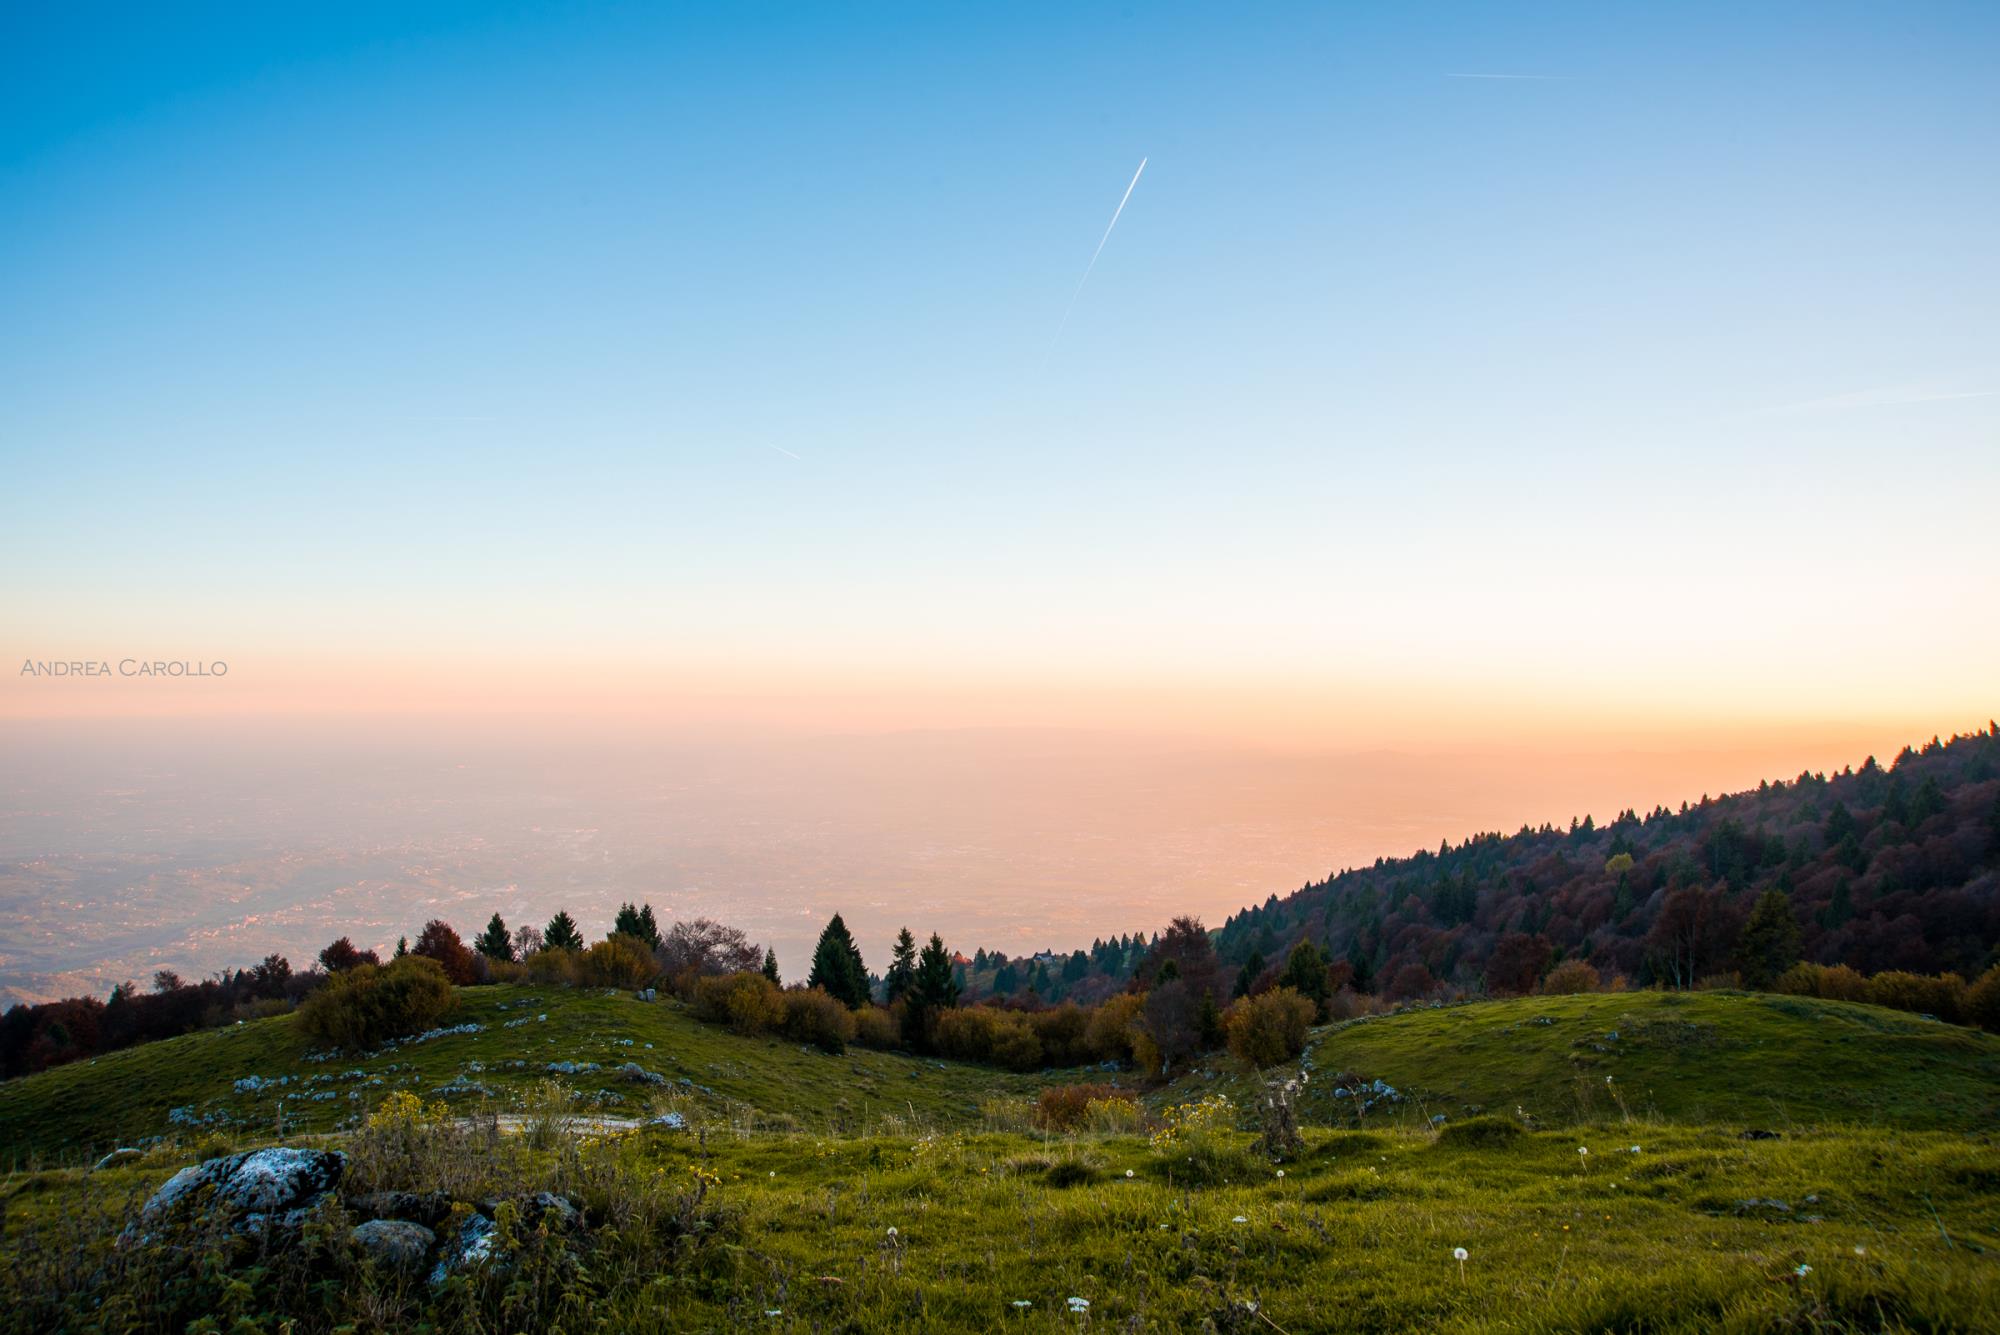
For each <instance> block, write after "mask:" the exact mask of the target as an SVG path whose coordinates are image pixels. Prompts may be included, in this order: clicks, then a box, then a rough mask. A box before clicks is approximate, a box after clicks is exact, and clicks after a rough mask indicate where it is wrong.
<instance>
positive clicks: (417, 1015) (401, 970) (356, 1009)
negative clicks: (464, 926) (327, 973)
mask: <svg viewBox="0 0 2000 1335" xmlns="http://www.w3.org/2000/svg"><path fill="white" fill-rule="evenodd" d="M457 1004H458V994H457V993H456V992H454V991H453V990H452V986H451V983H450V982H449V981H448V980H447V979H446V977H445V972H444V968H443V966H441V965H440V964H438V963H437V961H435V960H432V959H427V958H425V957H424V956H421V955H405V956H404V957H403V958H401V959H399V960H394V961H392V962H391V963H389V964H387V965H380V966H378V965H374V964H361V965H356V966H355V967H354V968H352V969H346V970H343V971H342V972H340V973H337V974H334V975H333V976H331V977H330V978H328V979H327V980H326V982H325V983H324V984H322V985H321V986H320V988H319V989H318V990H317V991H315V992H314V993H313V994H312V995H311V996H309V997H307V998H306V999H305V1001H304V1002H303V1003H301V1004H300V1006H299V1010H298V1016H297V1018H296V1020H294V1023H295V1024H297V1025H298V1026H299V1029H300V1031H301V1032H302V1033H304V1034H305V1035H306V1037H307V1038H309V1039H312V1040H314V1041H317V1042H320V1043H330V1044H332V1045H333V1046H335V1047H338V1048H344V1049H346V1050H348V1051H350V1052H358V1051H361V1050H363V1049H366V1048H372V1047H378V1046H380V1045H381V1044H383V1043H386V1042H387V1041H389V1040H390V1039H392V1038H404V1037H407V1036H409V1035H411V1034H420V1033H422V1032H423V1031H425V1030H426V1029H430V1028H433V1027H435V1026H436V1024H437V1022H438V1020H439V1019H441V1018H442V1017H443V1016H444V1015H445V1013H446V1012H448V1011H449V1010H451V1008H452V1007H453V1006H456V1005H457Z"/></svg>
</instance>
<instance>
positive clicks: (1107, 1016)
mask: <svg viewBox="0 0 2000 1335" xmlns="http://www.w3.org/2000/svg"><path fill="white" fill-rule="evenodd" d="M1145 1006H1146V998H1145V996H1144V995H1143V994H1142V993H1137V992H1121V993H1119V994H1118V995H1117V996H1115V997H1110V998H1107V999H1106V1000H1105V1001H1104V1002H1103V1003H1102V1004H1101V1005H1099V1006H1097V1007H1096V1008H1095V1009H1094V1010H1092V1011H1091V1012H1090V1018H1089V1019H1088V1020H1086V1021H1085V1022H1084V1026H1083V1047H1084V1052H1085V1054H1086V1055H1087V1056H1088V1057H1089V1058H1090V1059H1091V1060H1093V1061H1101V1062H1132V1061H1134V1060H1136V1057H1137V1053H1136V1050H1135V1048H1134V1044H1133V1039H1134V1037H1135V1036H1136V1035H1138V1034H1139V1032H1140V1028H1141V1026H1140V1019H1141V1017H1142V1015H1143V1014H1144V1012H1145Z"/></svg>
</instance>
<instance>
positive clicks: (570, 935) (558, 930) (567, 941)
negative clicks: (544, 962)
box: [542, 909, 583, 950]
mask: <svg viewBox="0 0 2000 1335" xmlns="http://www.w3.org/2000/svg"><path fill="white" fill-rule="evenodd" d="M542 949H544V950H582V949H583V933H582V932H579V931H577V930H576V919H574V918H572V917H570V916H569V912H568V910H566V909H557V910H556V916H555V917H553V918H550V919H549V925H548V926H547V927H544V928H543V929H542Z"/></svg>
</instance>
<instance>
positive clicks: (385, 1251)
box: [348, 1219, 437, 1274]
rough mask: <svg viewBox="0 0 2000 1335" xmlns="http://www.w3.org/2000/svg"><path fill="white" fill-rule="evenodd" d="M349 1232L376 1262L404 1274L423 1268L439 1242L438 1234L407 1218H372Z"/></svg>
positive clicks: (369, 1257) (384, 1267)
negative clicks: (432, 1249)
mask: <svg viewBox="0 0 2000 1335" xmlns="http://www.w3.org/2000/svg"><path fill="white" fill-rule="evenodd" d="M348 1236H349V1237H350V1238H352V1239H353V1240H354V1242H355V1245H356V1246H358V1247H360V1248H361V1250H362V1251H364V1252H366V1253H367V1254H368V1259H369V1260H371V1261H373V1262H374V1263H375V1264H376V1265H378V1266H380V1267H381V1268H382V1269H384V1270H396V1271H400V1272H402V1273H404V1274H415V1273H416V1272H417V1271H419V1270H421V1269H423V1267H424V1261H425V1260H426V1259H427V1258H428V1257H429V1256H430V1254H431V1248H432V1247H433V1246H434V1245H435V1244H436V1243H437V1234H435V1233H433V1232H431V1231H430V1230H429V1229H427V1228H425V1227H424V1226H423V1225H422V1224H413V1223H411V1222H409V1221H408V1220H406V1219H371V1220H369V1221H368V1222H367V1223H365V1224H356V1225H355V1226H354V1231H353V1232H352V1233H350V1234H348Z"/></svg>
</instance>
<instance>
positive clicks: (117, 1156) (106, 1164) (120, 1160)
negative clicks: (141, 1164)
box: [90, 1147, 146, 1173]
mask: <svg viewBox="0 0 2000 1335" xmlns="http://www.w3.org/2000/svg"><path fill="white" fill-rule="evenodd" d="M145 1157H146V1152H145V1151H144V1150H135V1149H128V1148H124V1147H121V1148H119V1149H115V1150H113V1151H111V1153H109V1154H107V1155H105V1156H104V1157H103V1158H102V1159H99V1160H98V1161H97V1162H96V1163H95V1164H93V1165H92V1166H91V1169H90V1171H91V1172H93V1173H101V1172H103V1171H104V1170H105V1169H107V1168H118V1167H121V1166H123V1165H125V1164H128V1163H131V1162H133V1161H134V1160H137V1159H143V1158H145Z"/></svg>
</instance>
